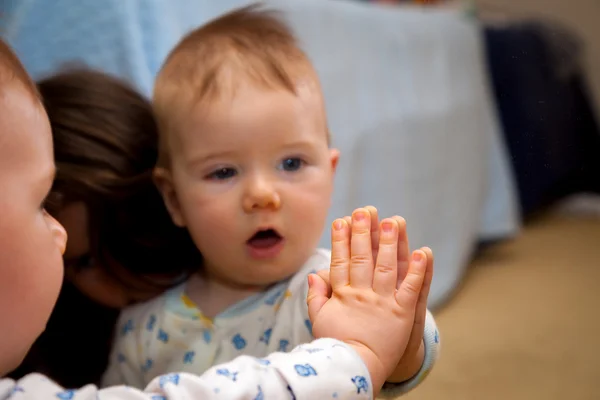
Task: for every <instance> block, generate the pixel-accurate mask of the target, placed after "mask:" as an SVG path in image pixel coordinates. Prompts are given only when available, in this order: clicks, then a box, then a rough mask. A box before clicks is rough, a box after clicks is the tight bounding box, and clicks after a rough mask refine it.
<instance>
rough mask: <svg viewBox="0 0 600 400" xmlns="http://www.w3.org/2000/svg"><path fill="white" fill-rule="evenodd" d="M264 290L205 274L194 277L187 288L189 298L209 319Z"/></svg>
mask: <svg viewBox="0 0 600 400" xmlns="http://www.w3.org/2000/svg"><path fill="white" fill-rule="evenodd" d="M263 290H265V287H261V286H241V285H233V284H231V283H230V282H225V281H221V280H219V279H215V278H213V277H209V276H206V275H204V274H194V275H192V276H191V277H190V279H188V281H187V283H186V286H185V292H186V294H187V296H188V297H189V298H190V300H192V301H193V302H194V304H196V306H197V307H198V308H199V309H200V311H202V314H203V315H204V316H205V317H208V318H215V317H216V316H217V315H219V314H221V313H222V312H223V311H225V310H227V309H228V308H229V307H231V306H233V305H234V304H237V303H239V302H240V301H242V300H245V299H247V298H248V297H250V296H253V295H255V294H256V293H259V292H262V291H263Z"/></svg>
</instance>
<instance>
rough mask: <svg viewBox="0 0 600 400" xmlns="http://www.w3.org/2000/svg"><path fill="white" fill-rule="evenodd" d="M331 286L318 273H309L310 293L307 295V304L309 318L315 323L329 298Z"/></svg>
mask: <svg viewBox="0 0 600 400" xmlns="http://www.w3.org/2000/svg"><path fill="white" fill-rule="evenodd" d="M328 291H329V286H328V285H327V282H325V280H323V278H321V277H320V276H319V275H317V274H310V275H308V295H307V296H306V304H307V305H308V318H310V321H311V322H313V323H314V321H315V318H316V317H317V314H318V313H319V311H321V307H323V305H324V304H325V303H327V300H329V298H328V297H327V294H328Z"/></svg>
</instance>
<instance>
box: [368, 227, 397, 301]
mask: <svg viewBox="0 0 600 400" xmlns="http://www.w3.org/2000/svg"><path fill="white" fill-rule="evenodd" d="M397 252H398V222H397V221H396V220H394V219H392V218H386V219H384V220H383V221H381V234H380V241H379V252H378V256H377V261H376V263H375V272H374V273H373V291H375V292H376V293H379V294H381V295H382V296H386V295H390V294H393V293H394V292H395V291H396V282H397V281H398V258H397V257H398V256H397Z"/></svg>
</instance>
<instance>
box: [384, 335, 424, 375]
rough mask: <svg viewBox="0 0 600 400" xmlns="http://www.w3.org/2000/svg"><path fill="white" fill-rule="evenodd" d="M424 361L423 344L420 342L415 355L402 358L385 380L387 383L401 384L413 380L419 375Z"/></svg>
mask: <svg viewBox="0 0 600 400" xmlns="http://www.w3.org/2000/svg"><path fill="white" fill-rule="evenodd" d="M424 360H425V344H424V343H423V341H421V345H420V346H419V348H418V350H417V352H416V353H414V354H413V355H409V357H402V359H401V360H400V363H399V364H398V366H397V367H396V369H395V370H394V372H392V374H391V375H390V376H389V377H387V379H386V380H385V381H386V382H389V383H402V382H406V381H407V380H409V379H411V378H413V377H414V376H415V375H417V374H418V373H419V371H420V370H421V367H422V366H423V361H424Z"/></svg>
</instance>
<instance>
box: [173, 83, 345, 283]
mask: <svg viewBox="0 0 600 400" xmlns="http://www.w3.org/2000/svg"><path fill="white" fill-rule="evenodd" d="M190 122H191V123H188V124H187V128H186V129H184V130H183V132H181V133H180V135H179V136H178V137H177V138H176V139H175V141H174V145H173V147H172V148H173V150H174V154H173V158H172V160H173V162H172V182H173V186H174V189H175V193H176V201H175V202H174V203H175V207H171V209H172V211H173V209H175V212H172V214H173V216H174V220H175V222H176V223H178V224H180V225H184V226H186V227H187V228H188V229H189V231H190V232H191V235H192V237H193V239H194V241H195V243H196V245H197V246H198V248H199V249H200V251H201V252H202V254H203V256H204V258H205V270H206V271H207V272H208V274H209V275H212V277H213V278H215V279H219V280H221V281H224V282H227V283H230V284H234V285H240V286H246V287H247V286H250V287H259V288H261V287H264V286H265V285H268V284H271V283H273V282H276V281H278V280H281V279H284V278H286V277H288V276H290V275H292V274H293V273H295V272H296V271H297V270H298V269H299V268H300V267H301V266H302V264H303V263H304V262H305V261H306V260H307V259H308V257H309V256H310V254H311V253H312V252H313V251H314V249H315V247H316V245H317V243H318V240H319V238H320V236H321V234H322V231H323V227H324V223H325V219H326V216H327V211H328V208H329V205H330V198H331V192H332V186H333V177H334V172H335V166H336V163H337V159H338V152H337V150H332V149H330V148H329V146H328V138H327V127H326V125H327V123H326V118H325V112H324V106H323V101H322V97H321V93H320V91H319V88H318V85H317V84H316V83H312V82H310V83H307V84H306V85H305V86H300V87H298V95H294V94H293V93H290V92H288V91H285V90H283V89H281V90H266V89H259V88H255V87H251V86H245V87H242V88H239V89H238V90H237V91H236V94H235V97H234V98H233V99H232V98H227V99H223V100H222V101H220V102H219V103H217V104H211V105H210V106H209V107H208V108H204V109H203V110H202V112H199V113H198V114H196V115H194V116H192V118H190Z"/></svg>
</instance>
